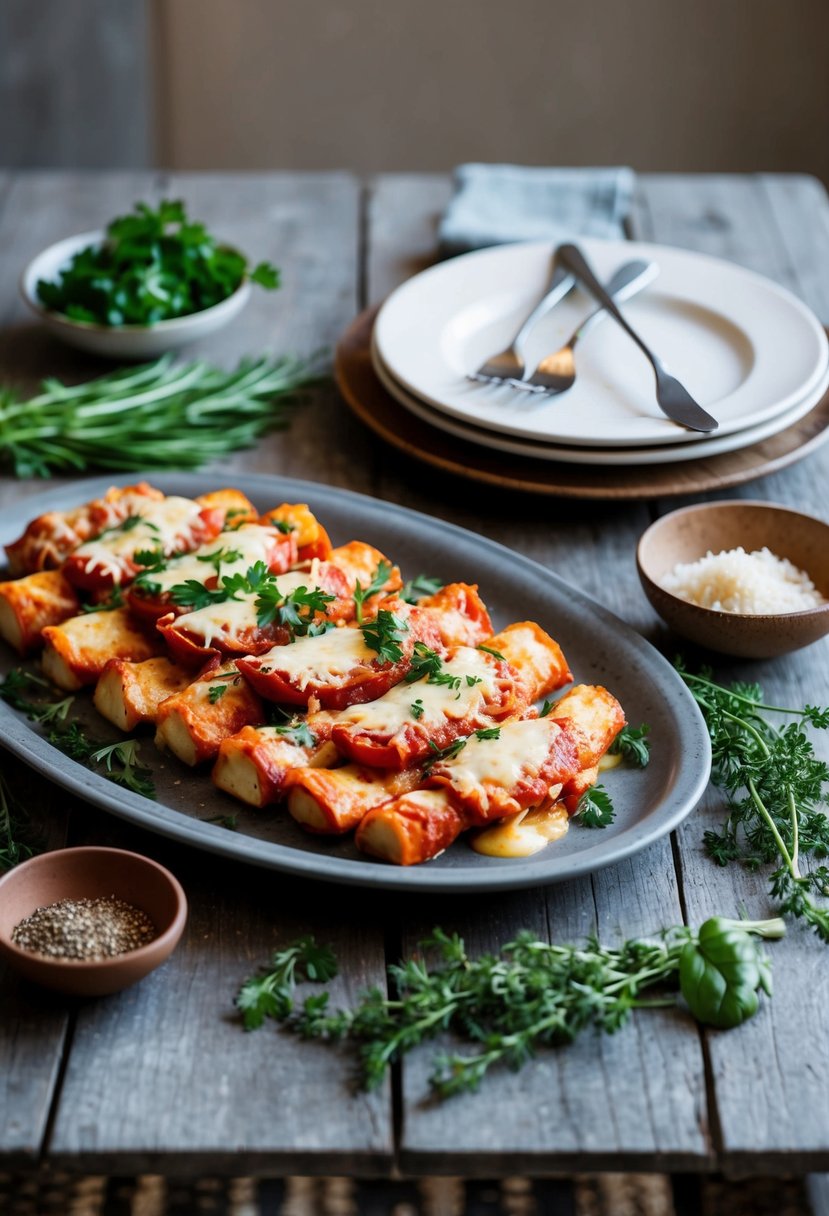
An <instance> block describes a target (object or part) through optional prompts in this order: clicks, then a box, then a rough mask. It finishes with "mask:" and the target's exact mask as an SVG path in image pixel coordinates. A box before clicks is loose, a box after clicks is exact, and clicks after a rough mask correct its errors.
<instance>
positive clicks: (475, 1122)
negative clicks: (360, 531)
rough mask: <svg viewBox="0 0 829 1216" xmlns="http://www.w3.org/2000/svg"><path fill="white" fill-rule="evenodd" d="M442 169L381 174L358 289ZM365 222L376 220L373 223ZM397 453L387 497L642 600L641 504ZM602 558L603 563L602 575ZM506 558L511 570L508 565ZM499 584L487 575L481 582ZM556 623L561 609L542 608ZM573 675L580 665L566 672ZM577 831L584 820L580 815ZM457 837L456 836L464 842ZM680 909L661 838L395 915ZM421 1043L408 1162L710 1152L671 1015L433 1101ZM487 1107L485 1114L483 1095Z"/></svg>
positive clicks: (449, 920)
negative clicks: (563, 878)
mask: <svg viewBox="0 0 829 1216" xmlns="http://www.w3.org/2000/svg"><path fill="white" fill-rule="evenodd" d="M445 198H446V186H445V182H443V181H441V180H440V179H434V180H433V179H420V180H419V181H418V182H417V187H416V189H411V190H410V189H409V183H408V181H407V180H406V179H400V178H396V177H392V178H390V179H378V181H376V182H375V185H374V190H373V194H372V199H371V210H370V223H369V227H368V233H367V247H368V266H369V273H368V279H367V284H366V286H367V297H368V298H369V299H371V300H376V299H377V298H378V297H379V296H380V295H381V294H384V293H386V292H387V291H388V290H390V289H391V287H393V286H394V285H395V284H396V283H397V282H399V281H400V280H401V279H402V278H404V277H406V276H407V275H408V274H411V273H413V270H414V269H415V268H419V264H420V263H421V262H422V260H423V257H424V254H425V253H426V252H427V250H428V249H429V247H430V246H429V241H430V240H431V241H432V242H433V241H434V225H433V222H432V217H433V216H434V214H435V213H436V212H437V211H438V210H439V209H440V207H441V206H442V205H443V203H444V201H445ZM375 232H376V233H377V236H376V237H375ZM394 474H395V470H394V467H393V466H392V467H391V468H389V470H388V471H385V470H384V471H383V473H382V474H381V478H380V481H379V487H378V488H379V493H380V495H381V497H383V498H388V499H393V500H395V501H398V502H403V503H405V505H406V506H411V507H415V508H416V509H418V510H421V511H426V512H427V513H429V514H431V515H437V516H439V517H440V518H446V519H451V520H452V521H453V522H454V523H460V524H462V525H463V526H464V527H468V528H470V529H471V530H473V531H475V532H480V533H483V534H484V535H486V536H489V537H491V538H492V539H494V540H498V541H501V542H503V543H504V544H507V545H509V546H510V547H511V548H513V549H516V550H518V551H519V552H522V553H524V554H526V555H527V556H529V557H533V558H535V559H536V560H538V561H540V562H541V563H542V564H544V565H547V566H548V567H549V568H550V569H551V570H554V571H555V572H556V573H558V574H560V575H563V576H564V577H565V578H567V579H570V580H572V582H573V583H574V584H575V585H577V586H580V587H582V588H583V589H584V590H586V591H588V592H589V593H590V594H592V595H594V596H596V597H597V598H598V599H600V600H601V601H602V602H603V603H605V604H606V605H607V606H608V607H610V608H611V609H612V610H614V611H617V612H620V614H621V615H626V616H627V617H628V619H629V620H630V622H631V624H634V625H635V624H636V623H637V622H638V619H639V615H640V612H641V604H640V603H639V602H638V597H636V596H634V597H633V598H631V596H630V594H629V592H630V590H631V588H634V589H635V588H636V575H635V569H634V565H633V551H634V547H635V542H636V538H637V536H638V535H639V533H640V532H641V530H642V529H643V528H644V527H645V526H646V524H647V522H648V519H649V517H648V514H647V511H646V509H645V508H644V507H643V506H632V507H627V508H621V509H620V508H614V507H610V506H608V505H607V504H597V503H579V504H575V503H570V502H559V503H555V504H553V503H550V502H542V500H540V499H538V498H534V497H532V496H527V495H509V494H505V493H498V492H495V491H487V490H485V489H482V488H480V487H478V488H473V487H470V486H466V485H464V484H463V483H459V482H458V481H457V480H450V479H444V478H440V479H438V478H436V477H435V476H434V475H433V473H432V472H431V471H430V472H426V471H424V472H423V473H422V474H421V475H419V476H418V475H417V473H416V472H415V474H414V476H410V477H409V478H407V480H406V482H405V484H401V482H400V481H399V480H398V479H397V477H396V476H395V475H394ZM611 572H612V576H611V577H608V576H609V575H610V573H611ZM508 577H509V574H508V571H505V578H508ZM481 592H482V594H483V596H484V599H485V600H486V599H487V595H488V592H489V594H490V595H491V596H492V597H493V598H495V596H496V594H497V589H496V588H491V589H488V588H486V587H482V588H481ZM542 624H543V625H544V626H545V627H546V628H549V629H551V630H552V632H553V633H555V622H542ZM576 678H578V672H576ZM572 830H573V831H579V830H584V829H579V828H578V827H574V828H573V829H572ZM457 847H464V846H463V845H459V846H457ZM680 919H681V913H680V907H679V898H678V893H677V887H676V880H675V876H674V869H673V864H672V859H671V850H670V844H669V842H667V841H663V842H662V843H661V844H660V845H659V846H658V847H657V848H654V849H651V850H649V852H648V853H647V854H645V855H644V856H643V857H642V858H641V859H638V860H637V861H636V862H632V863H625V864H623V865H621V866H617V867H614V868H613V870H609V871H604V872H602V873H600V874H597V875H596V876H595V877H594V878H593V879H592V880H585V881H584V882H579V883H572V884H567V885H565V886H563V887H555V888H551V889H549V890H548V891H546V892H545V891H537V892H535V891H534V892H532V893H525V894H521V895H516V896H510V897H507V898H503V897H501V898H499V899H498V900H497V901H493V900H488V899H486V898H481V897H476V898H474V899H469V898H465V899H463V900H462V901H461V900H455V901H451V900H447V901H445V902H444V903H443V904H442V905H441V906H440V907H435V906H434V905H433V904H431V903H430V906H429V909H428V911H424V910H422V909H421V908H419V907H417V906H415V905H412V906H411V907H409V908H407V909H406V912H405V914H404V916H403V924H404V932H403V939H402V944H403V947H404V949H411V948H413V947H414V945H415V944H416V942H417V940H418V939H419V938H421V937H423V936H424V935H425V934H426V933H427V932H428V930H429V929H430V928H431V926H432V925H433V924H436V923H440V924H442V925H443V926H444V928H446V929H447V930H455V931H458V932H460V933H461V934H462V935H463V936H464V938H465V939H466V940H467V941H468V942H469V944H470V945H471V946H472V947H473V949H474V950H475V951H477V952H479V951H486V950H490V951H491V950H495V949H497V947H498V945H499V944H500V943H502V942H504V941H506V940H508V939H509V938H510V937H512V936H514V934H515V933H516V932H517V931H518V930H519V929H521V928H528V929H532V930H533V931H535V932H537V933H538V934H539V936H541V937H542V938H544V939H545V940H547V939H551V938H554V939H556V940H559V941H568V940H569V941H572V940H577V939H579V938H582V937H584V935H585V934H587V933H589V932H592V931H594V930H596V929H598V930H599V931H600V933H601V934H602V936H603V937H604V938H605V939H606V940H618V937H619V934H620V933H622V934H623V935H632V934H637V933H651V932H654V931H655V930H657V929H659V927H661V926H662V925H667V924H673V923H677V922H678V921H679V920H680ZM430 1056H431V1049H430V1048H426V1049H424V1050H422V1051H418V1052H417V1053H415V1055H413V1056H412V1057H411V1058H410V1059H408V1060H407V1061H406V1064H405V1066H404V1068H403V1079H402V1092H403V1108H404V1117H403V1127H402V1133H401V1147H400V1162H401V1166H402V1168H403V1169H404V1170H406V1171H410V1172H413V1173H428V1172H435V1171H437V1172H441V1173H451V1172H453V1171H458V1172H472V1171H474V1170H475V1169H476V1168H480V1163H481V1160H482V1154H483V1157H484V1159H485V1160H486V1163H487V1164H486V1168H487V1169H488V1170H491V1171H495V1172H497V1173H509V1172H511V1171H516V1170H531V1171H533V1172H542V1173H543V1172H549V1171H551V1170H555V1169H565V1170H566V1169H575V1168H586V1164H587V1162H588V1161H589V1163H590V1166H591V1168H598V1169H603V1168H605V1169H607V1168H613V1167H614V1163H615V1166H616V1167H619V1166H620V1163H622V1162H624V1163H625V1167H626V1168H633V1167H634V1164H635V1165H636V1167H637V1168H638V1167H639V1166H640V1165H641V1166H642V1168H664V1169H668V1168H680V1167H681V1168H683V1169H700V1168H704V1167H705V1166H706V1164H708V1163H709V1161H710V1146H709V1141H708V1133H707V1119H706V1113H705V1086H704V1078H703V1063H702V1055H701V1051H700V1046H699V1040H698V1037H697V1034H696V1031H695V1030H694V1029H693V1027H690V1026H689V1024H688V1023H687V1021H685V1020H684V1019H683V1018H682V1017H680V1016H679V1015H676V1014H674V1013H670V1014H663V1013H659V1014H657V1015H656V1016H655V1017H653V1018H648V1019H647V1020H646V1021H645V1023H644V1024H643V1023H642V1021H641V1020H639V1021H635V1022H633V1023H632V1024H631V1025H629V1026H628V1027H626V1028H625V1029H624V1030H623V1031H622V1032H621V1033H620V1034H619V1035H617V1036H614V1038H612V1039H607V1040H601V1039H597V1038H594V1037H593V1036H592V1035H589V1034H588V1035H586V1036H585V1037H584V1038H583V1039H582V1040H581V1041H580V1042H579V1043H577V1044H575V1045H574V1046H573V1047H570V1048H567V1049H565V1050H562V1051H559V1052H547V1053H544V1054H543V1056H542V1058H541V1059H540V1060H539V1062H538V1063H537V1064H534V1065H533V1067H532V1068H530V1069H527V1070H525V1071H524V1072H522V1073H520V1074H518V1075H513V1074H511V1073H505V1074H504V1073H501V1074H497V1075H493V1076H492V1077H490V1078H489V1079H488V1080H487V1082H486V1089H485V1094H480V1095H468V1096H464V1097H461V1098H456V1099H452V1101H450V1102H448V1103H446V1104H443V1105H440V1104H436V1103H434V1102H430V1101H429V1090H428V1073H429V1059H430ZM484 1109H485V1110H486V1111H487V1112H494V1113H492V1114H487V1115H486V1116H485V1117H482V1111H484Z"/></svg>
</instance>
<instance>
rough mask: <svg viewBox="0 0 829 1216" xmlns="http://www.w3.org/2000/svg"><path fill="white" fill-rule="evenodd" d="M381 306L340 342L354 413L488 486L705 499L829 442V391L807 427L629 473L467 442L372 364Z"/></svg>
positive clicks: (339, 359) (392, 439) (418, 454)
mask: <svg viewBox="0 0 829 1216" xmlns="http://www.w3.org/2000/svg"><path fill="white" fill-rule="evenodd" d="M377 312H378V308H369V309H366V311H365V312H362V313H360V315H359V316H358V317H357V318H356V319H355V320H354V321H353V322H352V324H351V325H350V326H349V327H348V329H347V330H346V331H345V333H344V334H343V335H342V337H341V338H340V341H339V342H338V344H337V350H336V355H335V362H334V370H335V374H336V377H337V384H338V385H339V388H340V392H341V393H342V395H343V397H344V398H345V400H346V402H347V404H348V406H349V408H350V409H351V410H352V411H353V413H355V414H356V415H357V417H358V418H359V419H361V421H362V422H364V423H365V424H366V426H368V427H370V428H371V430H372V431H374V432H375V434H377V435H379V436H380V438H381V439H385V440H386V442H387V443H390V444H392V445H393V446H394V447H396V448H399V449H400V451H401V452H405V453H406V455H407V456H413V457H414V458H415V459H417V460H423V461H425V462H426V463H427V464H430V465H433V466H434V467H435V468H438V469H442V470H443V471H444V472H447V473H454V474H458V475H460V476H461V477H469V478H471V479H472V480H473V481H483V482H486V483H487V484H488V485H494V486H501V487H503V488H506V489H511V490H525V491H528V492H530V493H533V494H550V495H556V496H558V497H560V498H594V499H640V498H667V497H671V496H673V495H677V494H700V493H702V492H704V491H707V490H722V489H725V488H726V487H727V486H736V485H741V484H742V483H743V482H746V481H752V480H754V479H755V478H757V477H765V476H766V475H767V474H769V473H776V472H777V471H778V469H784V468H786V466H787V465H790V464H794V463H795V461H798V460H802V459H803V457H804V456H808V455H809V454H810V453H812V452H815V451H817V449H818V448H819V447H821V445H822V444H824V443H825V442H826V441H827V439H829V392H827V393H826V394H825V395H824V396H823V398H822V399H821V401H820V402H819V403H818V404H817V405H816V406H815V408H814V409H813V410H810V412H809V413H808V414H807V415H806V416H805V417H804V418H801V419H800V421H799V422H796V423H795V424H794V425H793V426H790V427H788V428H787V429H786V430H784V431H781V432H780V433H779V434H777V435H772V436H771V437H770V438H769V439H764V440H762V442H760V443H755V444H752V445H751V447H747V448H742V449H741V450H740V451H737V452H724V453H723V454H722V455H721V456H711V457H709V458H708V459H707V460H704V459H703V460H688V461H683V462H681V463H679V464H663V465H647V466H645V465H629V466H625V467H624V468H622V467H612V466H611V467H608V466H601V467H599V466H592V465H571V464H559V463H556V462H553V461H548V460H533V459H532V457H530V456H515V455H512V454H511V453H508V452H496V451H494V450H493V449H491V448H485V447H479V446H478V445H477V444H472V443H466V442H464V440H462V439H458V438H456V437H455V436H454V435H447V434H445V433H444V432H443V431H439V430H438V429H437V428H436V427H432V426H429V424H428V423H427V422H423V421H422V420H421V419H420V418H416V417H415V416H414V414H410V413H409V412H408V410H406V409H404V407H403V406H402V405H400V404H399V402H397V401H395V399H394V397H392V396H391V394H390V393H388V392H387V391H386V389H385V388H384V387H383V385H382V384H381V383H380V381H379V380H378V378H377V375H376V373H375V371H374V368H373V366H372V362H371V331H372V328H373V326H374V319H375V317H376V316H377Z"/></svg>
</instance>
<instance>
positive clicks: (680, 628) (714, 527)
mask: <svg viewBox="0 0 829 1216" xmlns="http://www.w3.org/2000/svg"><path fill="white" fill-rule="evenodd" d="M740 545H742V547H743V548H744V549H745V550H746V551H747V552H750V551H752V550H754V549H762V548H763V546H766V547H767V548H768V549H770V550H771V552H772V553H774V554H776V556H777V557H787V558H788V559H789V561H791V562H793V563H794V564H795V566H797V567H798V568H799V569H800V570H804V571H805V572H806V573H807V574H808V575H809V577H810V578H811V580H812V582H813V583H814V584H815V587H816V588H817V590H818V591H819V592H820V593H821V595H823V596H824V597H826V598H828V599H829V524H826V523H824V522H823V520H820V519H817V518H815V516H813V515H804V514H802V513H801V512H800V511H790V510H789V509H788V508H787V507H779V506H775V504H774V503H768V502H751V501H743V500H735V501H733V502H710V503H700V504H699V505H697V506H692V507H683V508H681V509H680V510H679V511H672V512H671V514H670V515H666V516H664V518H662V519H659V520H657V522H656V523H655V524H652V525H651V527H650V528H648V530H647V532H645V533H644V534H643V536H642V538H641V540H640V541H639V547H638V549H637V551H636V565H637V568H638V570H639V578H640V579H641V582H642V586H643V588H644V590H645V594H646V595H647V597H648V599H649V600H650V602H651V604H652V605H653V607H654V609H655V610H656V611H657V612H658V613H659V615H660V616H661V617H662V619H663V620H664V621H665V622H666V623H667V624H668V625H670V627H671V628H672V629H673V630H674V631H675V632H676V633H678V634H681V635H682V637H685V638H688V639H689V640H690V641H692V642H696V643H698V645H700V646H706V647H707V648H708V649H709V650H716V651H719V652H720V653H722V654H730V655H735V656H737V657H739V658H746V659H771V658H774V657H776V656H777V655H781V654H788V652H789V651H792V650H799V649H800V648H801V647H802V646H809V645H811V643H812V642H816V641H818V639H819V638H822V637H824V636H825V635H826V634H827V633H829V603H827V604H823V605H821V606H820V607H818V608H808V609H806V611H804V612H781V613H770V614H765V615H759V614H758V615H751V614H747V613H739V612H717V611H715V610H714V609H712V608H700V607H698V606H697V605H696V604H690V603H688V601H687V600H683V599H680V598H679V596H676V595H673V594H672V593H671V592H670V591H666V590H665V588H664V587H663V586H662V585H661V583H662V579H663V578H665V576H666V575H667V574H668V573H669V572H670V571H671V570H672V569H673V568H674V566H676V565H678V564H679V563H685V562H694V561H698V560H699V558H701V557H704V556H705V554H706V553H707V552H708V551H709V550H710V551H711V552H712V553H719V552H722V551H723V550H727V549H736V548H737V547H738V546H740Z"/></svg>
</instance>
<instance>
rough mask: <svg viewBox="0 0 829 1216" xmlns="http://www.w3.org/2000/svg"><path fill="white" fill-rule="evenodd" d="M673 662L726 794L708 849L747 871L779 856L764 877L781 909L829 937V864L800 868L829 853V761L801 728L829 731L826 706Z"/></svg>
mask: <svg viewBox="0 0 829 1216" xmlns="http://www.w3.org/2000/svg"><path fill="white" fill-rule="evenodd" d="M676 666H677V669H678V671H679V674H680V675H681V676H682V679H683V680H684V681H685V683H686V685H687V686H688V688H689V689H690V691H691V695H692V696H693V698H694V700H695V701H696V703H697V705H699V707H700V709H701V710H702V715H703V717H704V718H705V723H706V726H707V727H708V733H709V735H710V737H711V748H712V774H711V776H712V781H713V782H714V784H715V785H716V786H718V787H719V788H720V789H722V790H723V791H724V792H725V794H726V796H727V807H728V816H727V818H726V819H725V821H724V823H723V824H722V827H721V828H720V830H719V831H707V832H706V833H705V836H704V842H705V847H706V849H707V850H708V853H709V855H710V856H711V857H712V858H713V860H714V861H716V862H717V863H718V864H719V865H722V866H725V865H728V863H729V862H732V861H740V862H742V863H743V864H744V865H746V866H747V867H748V868H749V869H751V870H757V869H759V867H760V866H762V865H766V864H769V863H774V862H778V863H779V864H778V865H777V868H776V869H775V870H773V871H772V873H771V875H770V879H769V881H770V886H771V892H772V895H773V896H774V898H775V899H777V900H778V901H779V906H780V911H781V912H783V913H788V914H789V915H791V916H796V917H802V918H803V919H804V920H805V921H806V922H807V923H808V924H810V925H811V926H812V928H813V929H814V930H815V931H816V932H817V933H818V934H819V936H820V937H821V938H823V940H824V941H827V942H829V905H826V904H822V903H819V902H818V901H817V900H818V899H819V898H820V897H823V896H826V895H827V894H829V867H827V866H826V865H818V866H815V867H814V868H813V869H811V871H807V872H806V873H804V872H803V870H802V869H801V859H802V858H803V857H804V856H810V857H814V858H815V859H818V860H821V859H823V858H825V857H827V855H829V819H827V816H826V814H825V812H824V811H823V810H822V809H821V807H822V806H825V805H826V802H827V783H829V766H827V764H826V763H824V761H822V760H819V759H818V758H817V756H816V755H815V752H814V748H813V746H812V742H811V740H810V738H809V737H808V735H807V734H806V731H805V730H804V726H805V725H807V724H808V725H810V726H812V727H813V728H814V729H816V730H826V729H829V709H821V708H819V707H818V706H814V705H807V706H805V707H804V708H803V709H792V708H788V707H785V706H779V705H766V704H765V701H764V697H763V690H762V688H761V687H760V685H759V684H745V683H739V682H735V683H734V684H732V685H731V686H730V687H726V686H724V685H722V684H718V683H717V682H716V681H715V680H714V678H713V675H712V672H711V670H710V668H703V669H702V670H701V671H700V672H699V673H698V674H697V675H694V674H692V673H691V672H689V671H687V670H686V669H685V667H684V665H683V664H682V662H681V660H677V664H676ZM781 718H782V719H783V720H782V722H781ZM786 718H793V719H795V720H794V721H789V722H786V721H785V719H786ZM816 897H817V898H816Z"/></svg>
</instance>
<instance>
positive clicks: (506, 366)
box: [466, 254, 575, 384]
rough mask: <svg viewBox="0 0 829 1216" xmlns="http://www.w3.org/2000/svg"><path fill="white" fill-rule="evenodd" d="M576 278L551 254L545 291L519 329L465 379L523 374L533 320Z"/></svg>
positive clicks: (489, 380) (493, 380) (498, 379)
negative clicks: (551, 260)
mask: <svg viewBox="0 0 829 1216" xmlns="http://www.w3.org/2000/svg"><path fill="white" fill-rule="evenodd" d="M574 282H575V278H574V277H573V275H572V274H571V273H570V271H569V270H562V269H561V268H560V267H559V266H558V265H557V263H556V258H555V254H554V255H553V269H552V275H551V276H550V281H549V283H548V285H547V290H546V291H545V292H544V295H543V296H542V297H541V299H540V300H539V301H538V303H537V304H536V305H535V307H534V308H533V310H532V312H531V313H530V314H529V316H528V317H527V318H526V320H524V321H523V322H522V324H521V328H520V329H519V330H518V333H517V334H516V335H515V337H514V338H513V340H512V341H511V342H510V344H509V346H508V347H507V348H506V350H502V351H501V352H500V353H499V354H497V355H491V356H490V357H489V358H488V359H485V360H484V362H483V363H482V364H481V366H480V367H479V368H478V370H477V371H476V372H469V373H468V374H467V377H466V378H467V380H477V381H478V382H480V383H483V384H502V383H503V382H504V381H505V380H509V379H510V378H511V377H513V376H514V377H515V378H516V379H517V380H520V379H521V377H522V376H523V375H524V369H525V359H524V346H525V344H526V342H527V339H528V337H529V336H530V331H531V330H532V329H533V327H534V325H535V323H536V321H538V320H539V318H541V317H543V316H544V314H545V313H547V312H549V311H550V309H551V308H552V307H553V306H554V305H555V304H558V302H559V300H561V299H563V298H564V296H566V295H567V292H568V291H569V290H570V288H571V287H572V286H573V284H574Z"/></svg>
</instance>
